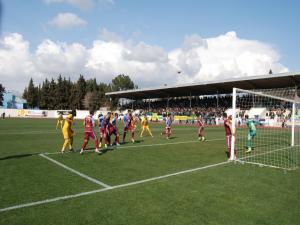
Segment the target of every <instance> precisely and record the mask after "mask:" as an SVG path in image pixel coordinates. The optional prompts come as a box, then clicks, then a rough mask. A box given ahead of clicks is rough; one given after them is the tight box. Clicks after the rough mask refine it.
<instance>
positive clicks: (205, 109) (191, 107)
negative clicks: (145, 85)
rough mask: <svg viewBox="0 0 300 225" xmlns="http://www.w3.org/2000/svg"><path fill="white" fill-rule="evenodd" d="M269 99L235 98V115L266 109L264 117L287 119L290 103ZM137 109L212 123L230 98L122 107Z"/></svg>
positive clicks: (186, 99)
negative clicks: (260, 108)
mask: <svg viewBox="0 0 300 225" xmlns="http://www.w3.org/2000/svg"><path fill="white" fill-rule="evenodd" d="M268 101H269V99H258V98H253V97H252V96H249V95H244V96H237V107H238V108H239V109H240V113H239V114H238V115H237V116H238V117H239V118H243V117H244V116H245V115H244V114H245V112H246V111H247V110H249V109H250V108H252V107H257V108H259V107H265V108H267V110H268V111H267V113H266V117H269V118H271V119H274V118H289V117H290V112H291V110H290V109H291V105H290V103H286V102H281V101H272V102H271V103H270V102H268ZM132 106H133V109H139V110H140V111H141V113H148V114H152V113H157V114H158V115H162V116H164V117H165V116H166V114H167V113H171V114H172V115H176V116H195V115H202V117H203V118H204V120H205V121H207V122H208V123H213V121H216V120H217V119H218V118H222V114H223V113H224V112H226V110H227V109H229V108H231V107H232V96H231V95H221V96H218V97H217V96H206V97H192V98H188V97H185V98H183V97H182V98H172V99H169V100H168V99H156V100H151V101H150V103H149V101H143V100H140V101H135V102H133V105H132V103H130V104H128V105H124V106H123V109H126V108H132Z"/></svg>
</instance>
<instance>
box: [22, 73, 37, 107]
mask: <svg viewBox="0 0 300 225" xmlns="http://www.w3.org/2000/svg"><path fill="white" fill-rule="evenodd" d="M23 97H24V98H25V99H26V101H27V105H28V107H29V108H35V107H37V106H38V89H37V88H36V87H35V86H34V84H33V79H32V78H30V81H29V84H28V87H27V88H26V89H25V90H24V93H23Z"/></svg>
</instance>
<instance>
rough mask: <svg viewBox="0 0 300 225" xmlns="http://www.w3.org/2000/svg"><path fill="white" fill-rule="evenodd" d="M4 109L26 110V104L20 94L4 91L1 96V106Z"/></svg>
mask: <svg viewBox="0 0 300 225" xmlns="http://www.w3.org/2000/svg"><path fill="white" fill-rule="evenodd" d="M2 108H4V109H26V108H27V102H26V100H25V99H22V98H21V96H20V94H18V93H16V92H14V91H5V92H4V95H3V106H2Z"/></svg>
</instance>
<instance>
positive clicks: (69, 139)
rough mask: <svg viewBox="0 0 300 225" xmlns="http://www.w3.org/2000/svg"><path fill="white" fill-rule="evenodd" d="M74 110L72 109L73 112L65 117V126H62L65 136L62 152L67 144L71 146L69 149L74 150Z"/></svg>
mask: <svg viewBox="0 0 300 225" xmlns="http://www.w3.org/2000/svg"><path fill="white" fill-rule="evenodd" d="M74 115H75V113H74V111H72V113H70V114H69V115H68V116H67V118H66V119H65V122H64V125H63V128H62V132H63V136H64V140H65V141H64V144H63V147H62V149H61V153H64V152H65V148H66V147H67V146H69V150H70V151H73V135H74V131H73V130H72V124H73V120H74Z"/></svg>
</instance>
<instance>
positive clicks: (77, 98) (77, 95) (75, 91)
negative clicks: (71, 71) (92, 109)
mask: <svg viewBox="0 0 300 225" xmlns="http://www.w3.org/2000/svg"><path fill="white" fill-rule="evenodd" d="M85 94H86V82H85V79H84V77H83V76H82V75H80V76H79V79H78V81H77V83H76V84H75V85H74V86H73V88H72V90H71V100H72V108H73V109H83V108H84V106H83V100H84V97H85Z"/></svg>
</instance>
